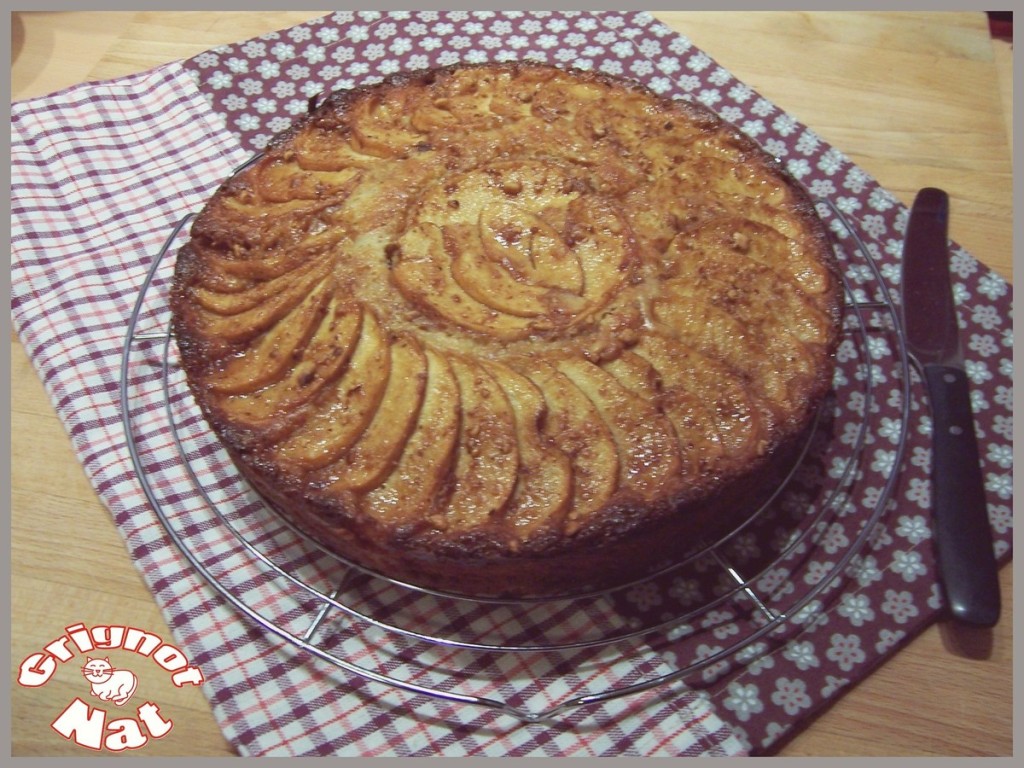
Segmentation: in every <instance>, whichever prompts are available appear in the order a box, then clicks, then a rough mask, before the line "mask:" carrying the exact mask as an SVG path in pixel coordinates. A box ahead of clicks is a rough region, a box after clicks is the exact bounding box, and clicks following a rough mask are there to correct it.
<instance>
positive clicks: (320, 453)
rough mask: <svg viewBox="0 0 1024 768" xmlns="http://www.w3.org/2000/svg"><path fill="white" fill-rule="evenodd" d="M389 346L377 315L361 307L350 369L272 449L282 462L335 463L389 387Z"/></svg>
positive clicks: (301, 465) (303, 466) (314, 465)
mask: <svg viewBox="0 0 1024 768" xmlns="http://www.w3.org/2000/svg"><path fill="white" fill-rule="evenodd" d="M389 347H390V345H389V343H388V340H387V337H386V336H385V334H384V331H383V329H382V328H381V327H380V323H379V321H378V320H377V317H376V316H375V315H374V314H373V312H372V311H370V310H368V309H367V310H365V312H364V319H363V327H362V334H361V335H360V337H359V342H358V343H357V344H356V348H355V351H354V352H353V353H352V359H351V360H350V361H349V365H348V368H347V369H346V370H345V372H344V373H343V374H342V376H341V378H340V379H338V381H337V383H336V384H335V385H334V386H333V387H332V388H331V389H330V390H328V391H326V392H325V393H324V396H323V397H321V398H319V399H318V400H317V402H316V403H315V410H314V411H313V412H312V413H311V414H310V416H309V419H308V420H307V421H306V423H305V424H304V425H303V426H302V427H301V428H300V429H298V430H297V431H296V432H294V433H293V434H292V435H290V436H289V437H288V439H287V440H284V441H282V442H281V443H280V444H279V445H278V446H277V447H276V448H275V449H274V454H275V456H276V457H277V458H278V459H279V460H280V461H281V462H282V463H283V464H287V465H291V466H293V467H295V468H297V469H299V470H307V471H308V470H311V469H319V468H321V467H324V466H326V465H328V464H330V463H331V462H333V461H336V460H337V459H338V458H339V457H340V456H341V455H342V454H344V452H345V451H346V450H348V448H349V447H350V446H351V445H352V444H353V443H355V441H356V440H358V439H359V437H360V436H361V435H362V434H363V432H364V430H365V429H366V427H367V426H368V425H369V423H370V420H371V419H372V418H373V416H374V414H375V413H376V412H377V407H378V406H379V405H380V401H381V398H382V397H383V396H384V391H385V388H386V387H387V383H388V378H389V375H390V369H391V354H390V348H389Z"/></svg>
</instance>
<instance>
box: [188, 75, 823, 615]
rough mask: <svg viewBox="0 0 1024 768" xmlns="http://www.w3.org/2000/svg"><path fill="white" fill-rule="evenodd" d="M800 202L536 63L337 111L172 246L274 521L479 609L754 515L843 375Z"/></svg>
mask: <svg viewBox="0 0 1024 768" xmlns="http://www.w3.org/2000/svg"><path fill="white" fill-rule="evenodd" d="M841 301H842V292H841V284H840V280H839V277H838V272H837V268H836V264H835V259H834V254H833V252H832V249H831V246H830V243H829V239H828V236H827V233H826V231H825V229H824V227H823V224H822V223H821V221H820V220H819V218H818V217H817V216H816V214H815V210H814V206H813V203H812V201H811V199H810V198H809V196H808V195H807V193H806V192H805V191H804V190H803V189H802V188H801V187H800V186H799V185H798V184H796V183H795V182H794V181H792V180H791V179H790V178H789V177H787V176H786V175H785V173H784V172H783V171H782V169H781V168H780V164H779V162H778V160H776V159H775V158H773V157H771V156H769V155H768V154H767V153H766V152H764V151H763V150H762V149H761V148H760V147H759V146H758V145H757V144H756V143H755V142H754V141H752V140H751V139H750V138H748V137H746V136H744V135H743V134H741V133H740V132H738V131H737V130H736V129H735V128H734V127H732V126H730V125H729V124H727V123H725V122H723V121H722V120H721V119H719V118H718V117H717V116H716V115H715V114H714V113H712V112H711V111H710V110H708V109H706V108H704V107H702V106H700V105H698V104H696V103H691V102H688V101H685V100H673V99H668V98H665V97H662V96H659V95H657V94H655V93H654V92H652V91H651V90H649V89H647V88H646V87H644V86H642V85H640V84H638V83H635V82H632V81H629V80H626V79H624V78H618V77H612V76H608V75H605V74H600V73H596V72H592V71H577V70H570V69H563V68H561V67H554V66H548V65H542V64H538V63H525V62H515V63H500V64H493V63H492V64H479V65H461V66H454V67H449V68H441V69H433V70H429V71H421V72H412V73H402V74H398V75H395V76H392V77H390V78H387V79H385V80H384V81H383V82H380V83H377V84H373V85H370V86H366V87H360V88H355V89H353V90H348V91H345V92H336V93H333V94H330V95H328V96H327V97H325V98H324V99H323V100H322V103H320V104H319V105H316V104H311V105H310V109H309V112H308V114H306V115H303V116H302V117H301V118H298V119H297V120H296V121H295V124H294V125H293V126H292V127H291V128H289V129H288V130H287V131H285V132H283V133H282V134H280V135H278V136H276V137H275V138H274V139H273V140H272V141H271V142H270V143H269V145H268V146H267V148H266V150H265V151H264V152H262V153H261V154H260V155H259V156H258V157H257V158H255V160H254V162H252V163H251V164H249V165H247V166H246V167H245V168H243V169H242V170H240V171H239V172H237V173H236V174H234V175H233V176H232V177H231V178H229V179H228V180H226V181H225V182H223V183H222V184H221V185H220V187H219V188H218V189H217V191H216V192H215V193H214V194H213V195H212V197H211V198H210V200H209V201H208V202H207V203H206V205H205V206H204V208H203V210H202V211H201V212H200V213H199V215H198V216H197V217H196V219H195V221H194V222H193V225H192V227H191V234H190V239H189V242H188V244H187V245H185V246H184V247H183V248H182V249H181V251H180V253H179V254H178V259H177V264H176V267H175V275H174V280H173V286H172V289H171V308H172V314H173V332H174V336H175V338H176V342H177V345H178V348H179V352H180V359H181V364H182V367H183V369H184V371H185V374H186V376H187V380H188V383H189V387H190V389H191V391H192V393H193V395H194V398H195V400H196V401H197V403H198V406H199V407H200V409H201V410H202V413H203V414H204V416H205V418H206V420H207V421H208V423H209V425H210V426H211V428H212V430H213V432H214V433H215V434H216V435H217V436H218V438H219V440H220V441H221V442H222V444H223V446H224V448H225V449H226V450H227V452H228V453H229V454H230V456H231V458H232V459H233V461H234V462H235V463H236V464H237V467H238V469H239V471H240V472H241V474H242V476H244V477H245V478H246V479H247V480H248V481H249V482H250V483H251V485H252V486H253V487H254V488H255V489H256V491H258V492H259V494H261V495H262V496H263V497H264V498H265V499H266V501H267V502H269V505H270V506H271V507H272V508H273V509H274V510H276V513H277V514H280V515H282V516H284V517H285V518H287V519H289V520H291V521H292V522H293V523H294V524H295V525H296V526H297V527H298V528H300V529H301V530H303V531H304V532H305V533H307V534H308V535H309V536H310V537H312V538H313V539H315V540H316V541H317V542H318V543H319V544H320V545H321V546H322V547H324V548H326V549H328V550H330V551H332V552H334V553H335V554H336V555H338V556H339V557H340V558H342V559H343V560H345V561H347V562H349V563H351V564H355V565H356V566H359V567H362V568H364V569H366V570H369V571H371V572H374V573H377V574H380V575H383V576H385V577H388V578H391V579H393V580H396V581H398V582H402V583H406V584H409V585H413V586H415V587H419V588H424V589H428V590H437V591H443V592H454V593H458V594H462V595H468V596H477V597H488V598H495V597H496V598H526V597H544V596H556V595H564V594H577V593H580V592H585V591H591V590H600V589H605V588H610V587H613V586H616V585H622V584H624V583H628V582H630V581H631V580H635V579H639V578H643V577H645V575H646V574H649V573H650V572H652V571H653V570H655V569H661V568H664V567H665V566H666V565H668V564H671V563H673V562H676V561H678V560H679V559H680V558H682V557H684V556H685V555H687V554H688V553H690V552H691V551H692V550H693V549H694V547H696V546H698V545H699V544H700V543H701V542H702V541H706V540H708V539H709V537H714V536H718V535H721V534H723V533H724V532H725V531H727V530H729V529H730V527H731V526H735V525H736V524H737V522H739V521H742V520H743V519H744V517H745V516H748V515H749V514H750V513H751V510H752V509H753V508H754V507H755V506H756V505H757V504H758V503H759V502H760V499H762V498H763V496H764V495H765V493H766V492H770V491H771V489H772V488H773V484H774V483H777V482H778V477H779V473H780V472H782V471H785V469H786V462H789V461H792V455H793V451H794V448H795V446H798V445H800V444H801V443H800V441H801V440H802V439H803V435H804V434H805V433H806V430H807V428H808V425H809V424H810V423H811V422H812V420H813V418H814V415H815V412H816V410H817V408H818V407H819V405H820V403H821V401H822V399H823V398H824V396H825V395H826V393H827V392H828V390H829V388H830V386H831V383H832V374H833V366H834V353H835V348H836V344H837V339H838V334H839V325H840V308H841Z"/></svg>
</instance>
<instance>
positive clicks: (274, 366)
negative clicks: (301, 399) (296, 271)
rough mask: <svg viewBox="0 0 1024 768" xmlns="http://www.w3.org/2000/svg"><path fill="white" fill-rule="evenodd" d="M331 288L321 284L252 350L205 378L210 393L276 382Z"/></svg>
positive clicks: (320, 312) (239, 390)
mask: <svg viewBox="0 0 1024 768" xmlns="http://www.w3.org/2000/svg"><path fill="white" fill-rule="evenodd" d="M332 288H333V284H332V282H331V281H330V280H324V281H323V282H321V283H320V284H319V285H318V286H317V287H316V288H315V289H314V290H313V292H312V293H310V294H309V296H307V297H306V298H305V299H303V300H302V301H301V302H300V303H299V304H297V305H296V306H295V308H294V309H293V310H292V311H291V312H289V313H288V314H287V315H285V316H284V317H283V318H281V321H280V322H278V323H277V324H276V325H275V326H273V327H272V328H270V330H268V331H267V332H266V333H265V334H263V337H262V338H261V339H260V340H259V341H258V342H257V343H256V344H254V345H253V346H251V347H249V348H248V349H246V350H245V351H244V352H243V353H242V354H241V355H239V356H237V357H231V358H229V359H228V360H227V362H226V363H225V364H223V365H222V367H220V368H217V369H216V370H215V371H214V372H213V373H212V374H211V375H209V376H208V377H207V378H206V383H207V386H209V388H210V389H211V390H212V391H213V392H220V393H223V394H234V395H238V394H242V393H244V392H254V391H256V390H257V389H260V388H262V387H264V386H266V385H267V384H270V383H271V382H274V381H277V380H279V379H280V378H281V377H282V376H283V375H284V373H285V371H287V370H288V368H289V367H291V366H292V365H293V364H294V362H295V360H296V359H297V358H298V356H299V355H300V354H301V352H302V350H303V347H305V345H306V342H307V341H309V338H310V336H312V335H313V332H314V331H315V330H316V328H317V326H318V325H319V323H320V321H321V320H322V319H323V317H324V312H325V310H326V308H327V302H328V300H329V299H330V297H331V290H332Z"/></svg>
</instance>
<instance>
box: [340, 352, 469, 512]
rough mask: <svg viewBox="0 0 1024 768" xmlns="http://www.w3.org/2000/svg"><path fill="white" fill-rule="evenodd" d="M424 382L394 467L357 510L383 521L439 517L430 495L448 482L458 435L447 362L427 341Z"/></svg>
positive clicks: (455, 388) (454, 387)
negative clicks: (420, 403)
mask: <svg viewBox="0 0 1024 768" xmlns="http://www.w3.org/2000/svg"><path fill="white" fill-rule="evenodd" d="M425 351H426V355H427V384H426V388H425V391H424V396H423V406H422V407H421V408H420V413H419V417H418V418H417V420H416V426H415V427H414V428H413V431H412V434H411V435H409V439H408V441H407V442H406V444H405V448H404V450H403V451H402V455H401V457H400V458H399V460H398V464H396V465H395V469H394V471H393V472H392V473H391V474H390V475H388V477H387V479H385V480H384V482H383V483H382V484H381V485H379V486H377V487H376V488H374V489H373V490H372V491H369V492H368V493H366V494H365V495H364V496H363V497H362V499H361V501H360V507H361V509H362V511H363V512H364V513H365V514H367V515H368V516H369V517H371V518H373V519H375V520H378V521H380V522H381V523H383V524H384V525H385V526H388V527H390V526H394V525H400V524H401V523H402V522H403V521H416V520H417V519H420V518H421V517H422V516H425V515H431V516H433V517H435V518H437V519H440V514H439V513H440V510H439V509H438V508H437V504H436V500H437V498H438V496H439V495H440V491H441V489H442V488H443V487H444V486H445V484H446V483H448V482H449V479H450V475H451V467H452V464H453V462H454V457H455V447H456V445H457V441H458V436H459V422H460V410H461V408H460V395H459V383H458V381H456V379H455V374H454V373H453V372H452V367H451V364H450V363H449V362H448V360H447V359H446V358H445V357H444V356H443V355H440V354H438V353H437V352H435V351H433V350H432V349H430V348H429V347H428V348H427V349H426V350H425Z"/></svg>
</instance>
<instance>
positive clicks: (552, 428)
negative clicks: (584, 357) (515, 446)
mask: <svg viewBox="0 0 1024 768" xmlns="http://www.w3.org/2000/svg"><path fill="white" fill-rule="evenodd" d="M515 367H516V368H517V369H519V370H520V371H521V372H522V373H523V374H524V375H525V376H527V377H529V378H530V379H531V380H532V381H534V382H535V383H536V384H537V386H538V388H539V389H540V390H541V391H542V392H543V393H544V400H545V404H546V410H545V414H546V416H545V419H544V423H543V429H544V437H545V438H546V439H547V440H549V441H550V442H551V443H552V444H553V445H554V446H556V447H557V448H558V450H559V451H561V453H562V454H564V455H565V456H568V457H570V458H571V461H572V468H571V471H572V478H573V483H572V493H573V497H572V504H571V509H570V511H569V513H568V515H567V517H566V520H565V525H564V530H565V531H566V532H567V533H570V534H571V533H573V532H574V531H575V530H577V529H578V528H579V526H580V525H581V524H582V522H583V521H584V520H586V518H587V517H589V516H590V514H591V513H593V512H594V510H597V509H600V508H601V507H602V506H603V505H604V504H605V503H606V502H607V501H608V500H609V499H610V498H611V496H612V494H613V493H614V492H615V489H616V488H617V487H618V480H619V452H618V448H617V447H616V445H615V440H614V438H613V437H612V433H611V431H610V430H609V429H608V426H607V425H606V424H605V423H604V420H603V419H602V418H601V414H600V412H599V411H598V410H597V407H596V406H595V405H594V403H593V401H591V400H590V398H588V397H587V396H586V395H584V394H583V392H581V391H580V389H579V387H577V386H576V385H575V384H573V383H572V381H571V380H570V379H569V378H568V377H567V376H565V374H563V373H561V372H559V371H558V370H557V369H556V368H555V367H554V366H552V365H550V364H549V363H547V362H544V361H543V360H539V359H536V360H525V359H517V360H516V361H515Z"/></svg>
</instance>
